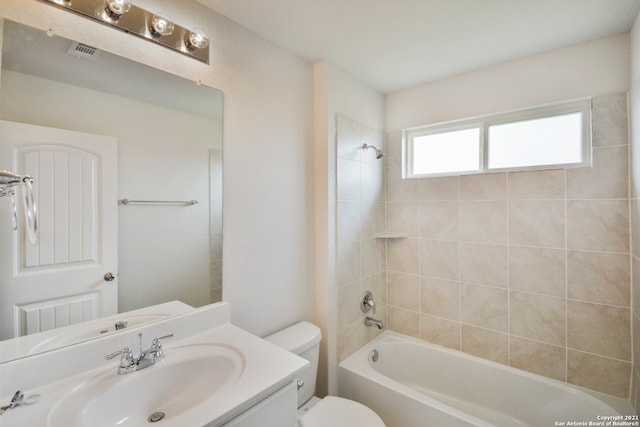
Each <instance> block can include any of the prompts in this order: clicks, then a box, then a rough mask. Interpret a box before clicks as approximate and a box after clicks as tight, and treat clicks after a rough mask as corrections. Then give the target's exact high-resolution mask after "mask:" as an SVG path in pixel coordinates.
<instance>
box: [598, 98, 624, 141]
mask: <svg viewBox="0 0 640 427" xmlns="http://www.w3.org/2000/svg"><path fill="white" fill-rule="evenodd" d="M628 143H629V135H628V114H627V94H626V93H618V94H613V95H604V96H598V97H595V98H593V146H594V147H601V146H605V145H625V144H628Z"/></svg>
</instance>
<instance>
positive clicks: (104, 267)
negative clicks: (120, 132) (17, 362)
mask: <svg viewBox="0 0 640 427" xmlns="http://www.w3.org/2000/svg"><path fill="white" fill-rule="evenodd" d="M0 169H8V170H11V171H14V172H16V173H19V174H26V175H31V176H32V177H33V178H34V185H33V188H34V198H35V202H36V208H37V211H38V214H37V218H38V226H39V230H38V242H37V244H36V245H31V244H30V243H29V241H28V238H27V235H26V230H25V227H24V220H23V219H22V216H21V215H22V212H18V213H19V216H18V222H19V227H18V230H16V231H14V230H13V229H12V227H11V216H10V201H9V200H8V197H4V198H2V199H0V322H1V323H0V339H6V338H11V337H15V336H21V335H26V334H27V333H33V332H39V331H44V330H48V329H53V328H57V327H60V326H66V325H70V324H73V323H78V322H82V321H85V320H90V319H93V318H97V317H102V316H106V315H110V314H116V313H117V309H118V307H117V305H118V279H117V272H118V271H117V270H118V266H117V259H118V255H117V247H118V244H117V233H118V229H117V140H116V138H114V137H107V136H101V135H93V134H88V133H81V132H75V131H68V130H62V129H55V128H48V127H43V126H35V125H28V124H23V123H15V122H8V121H0ZM20 192H21V190H20V189H18V193H19V194H18V196H21V193H20ZM20 200H21V199H20V198H19V197H17V198H16V202H17V205H18V208H19V209H22V207H21V202H20ZM107 273H111V274H112V275H113V277H114V279H113V280H111V281H107V280H105V275H106V274H107Z"/></svg>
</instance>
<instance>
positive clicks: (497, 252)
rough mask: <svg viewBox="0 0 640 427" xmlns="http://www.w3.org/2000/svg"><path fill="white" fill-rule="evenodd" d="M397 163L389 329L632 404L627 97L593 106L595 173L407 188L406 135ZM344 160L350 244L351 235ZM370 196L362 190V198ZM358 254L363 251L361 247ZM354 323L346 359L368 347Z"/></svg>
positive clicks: (389, 185)
mask: <svg viewBox="0 0 640 427" xmlns="http://www.w3.org/2000/svg"><path fill="white" fill-rule="evenodd" d="M340 144H341V140H340V135H339V137H338V146H339V147H340ZM386 150H387V156H386V157H385V159H386V161H385V170H386V174H385V177H386V197H385V198H384V200H385V202H386V203H385V208H386V230H388V231H397V232H404V233H407V235H408V237H407V238H404V239H387V240H386V241H384V240H380V239H378V240H379V242H377V241H376V240H374V241H373V242H372V243H371V245H374V242H377V244H379V245H381V246H382V245H384V244H385V243H384V242H386V251H384V250H382V249H381V252H382V256H383V257H384V256H385V255H386V263H384V264H385V265H384V266H383V269H384V272H385V273H386V274H381V275H380V276H381V277H380V279H379V282H380V283H381V285H380V288H379V289H378V292H384V284H385V282H386V287H387V301H386V302H387V313H386V314H387V318H386V320H387V326H388V328H389V329H391V330H394V331H397V332H400V333H403V334H406V335H409V336H413V337H416V338H420V339H423V340H425V341H429V342H433V343H436V344H440V345H444V346H447V347H450V348H453V349H456V350H462V351H464V352H466V353H470V354H474V355H477V356H480V357H483V358H486V359H490V360H493V361H496V362H499V363H503V364H506V365H510V366H514V367H517V368H520V369H524V370H527V371H530V372H534V373H537V374H541V375H544V376H547V377H551V378H555V379H559V380H562V381H567V382H569V383H572V384H576V385H580V386H583V387H587V388H591V389H595V390H598V391H601V392H604V393H608V394H611V395H615V396H619V397H624V398H626V397H628V396H629V387H630V376H631V326H630V323H631V317H630V303H631V295H630V282H631V272H630V231H629V230H630V214H629V207H630V206H629V203H630V199H629V138H628V121H627V96H626V94H615V95H607V96H599V97H595V98H594V99H593V166H592V167H590V168H573V169H566V170H544V171H531V172H510V173H495V174H479V175H465V176H460V177H438V178H424V179H405V180H403V179H401V157H400V155H401V154H400V153H401V135H400V132H396V133H392V134H389V135H388V136H387V144H386ZM338 152H339V156H340V149H339V150H338ZM341 161H342V159H339V160H338V193H339V202H338V235H339V240H340V236H341V235H342V236H344V235H345V234H346V231H345V230H344V228H347V225H346V224H344V223H343V221H344V220H346V219H345V218H347V215H346V214H345V213H344V212H342V210H343V209H342V208H344V206H342V204H341V201H342V199H340V188H341V186H344V182H343V180H344V179H347V178H345V176H343V175H342V172H343V169H342V168H341V167H340V162H341ZM341 182H342V184H341ZM366 186H368V182H367V181H366V177H362V184H361V187H362V188H365V187H366ZM362 208H363V204H362V203H361V209H362ZM359 243H360V248H361V251H362V248H363V247H364V244H363V240H360V242H359ZM354 247H355V244H354ZM348 248H349V246H348V245H347V243H346V242H344V243H340V245H339V250H338V260H339V261H338V263H339V264H338V265H339V270H340V271H344V267H342V266H343V264H345V263H349V262H350V261H348V259H347V254H348V253H349V251H348V250H347V249H348ZM348 256H349V259H351V260H353V259H355V258H356V257H355V255H353V254H350V255H348ZM360 258H361V259H362V256H361V257H360ZM341 267H342V268H341ZM385 276H386V277H385ZM354 277H355V276H354ZM371 277H374V276H371ZM375 277H377V276H375ZM343 279H344V280H341V281H340V288H339V289H340V295H339V297H340V310H339V311H340V313H341V314H342V313H343V312H347V311H349V309H350V308H351V306H352V305H354V303H353V299H355V297H356V296H357V295H356V294H357V291H360V289H361V287H362V286H363V283H362V281H363V280H364V279H363V278H360V279H359V281H358V282H356V281H353V280H351V279H352V277H349V278H346V279H345V278H343ZM385 279H386V281H385ZM376 280H377V279H376ZM354 283H358V284H357V285H354ZM376 283H377V282H376ZM349 286H350V287H352V288H353V289H351V288H350V289H348V290H347V287H349ZM372 290H373V289H372ZM375 295H376V292H375V291H374V296H375ZM344 305H348V306H349V309H347V308H346V307H343V306H344ZM354 315H355V313H354ZM356 320H357V319H355V318H354V317H348V316H347V318H345V315H343V316H342V318H341V320H340V322H339V323H340V328H341V331H340V335H339V336H340V337H341V342H342V341H345V342H347V343H349V344H345V345H344V346H343V347H341V349H340V350H341V352H340V354H339V358H343V357H345V356H346V355H347V354H349V353H351V352H352V350H353V349H355V348H357V347H358V346H356V345H355V344H352V343H353V341H354V340H353V339H347V338H346V337H353V336H355V337H360V341H366V340H368V338H369V336H367V335H365V334H368V333H369V332H367V331H365V332H359V334H360V335H358V333H357V332H354V331H352V330H350V329H353V330H355V329H356V324H357V323H359V322H356ZM357 326H358V327H359V328H360V329H362V330H365V328H364V326H361V324H359V325H357ZM366 329H369V328H366Z"/></svg>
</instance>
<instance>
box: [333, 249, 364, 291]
mask: <svg viewBox="0 0 640 427" xmlns="http://www.w3.org/2000/svg"><path fill="white" fill-rule="evenodd" d="M359 278H360V242H350V243H342V244H340V245H338V284H339V285H344V284H345V283H349V282H353V281H355V280H358V279H359Z"/></svg>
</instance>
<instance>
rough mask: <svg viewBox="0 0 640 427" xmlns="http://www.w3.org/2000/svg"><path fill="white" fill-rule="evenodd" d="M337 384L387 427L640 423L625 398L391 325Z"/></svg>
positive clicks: (343, 366)
mask: <svg viewBox="0 0 640 427" xmlns="http://www.w3.org/2000/svg"><path fill="white" fill-rule="evenodd" d="M374 350H377V352H378V361H377V362H373V361H372V357H371V356H372V352H373V351H374ZM338 388H339V395H340V396H342V397H346V398H349V399H353V400H356V401H358V402H361V403H363V404H365V405H367V406H369V407H370V408H371V409H373V410H374V411H376V412H377V413H378V414H379V415H380V417H382V419H383V420H384V422H385V424H386V425H387V427H428V426H433V427H458V426H504V427H515V426H530V427H545V426H553V427H564V426H571V425H585V426H595V425H602V426H606V425H609V426H612V425H620V426H623V425H624V426H638V423H637V420H638V418H637V417H636V416H635V415H632V414H634V412H633V410H632V408H631V404H630V403H629V401H627V400H623V399H619V398H615V397H610V396H607V395H604V394H601V393H596V392H591V391H587V390H585V389H582V388H578V387H574V386H571V385H568V384H565V383H563V382H560V381H556V380H553V379H549V378H546V377H542V376H539V375H535V374H531V373H529V372H525V371H522V370H519V369H515V368H510V367H508V366H504V365H500V364H498V363H494V362H491V361H488V360H485V359H481V358H478V357H474V356H471V355H468V354H466V353H462V352H458V351H454V350H450V349H447V348H444V347H440V346H437V345H432V344H429V343H425V342H423V341H419V340H415V339H412V338H409V337H406V336H404V335H400V334H397V333H395V332H391V331H385V332H384V333H383V334H382V335H380V336H379V337H378V338H377V339H376V340H374V341H373V342H371V343H369V344H368V345H367V346H365V347H363V348H361V349H360V350H358V351H357V352H356V353H355V354H353V355H351V356H350V357H349V358H347V359H345V360H344V361H343V362H342V363H340V365H339V367H338ZM609 421H611V423H609V424H607V422H609ZM590 422H591V423H590ZM617 423H620V424H617Z"/></svg>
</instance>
